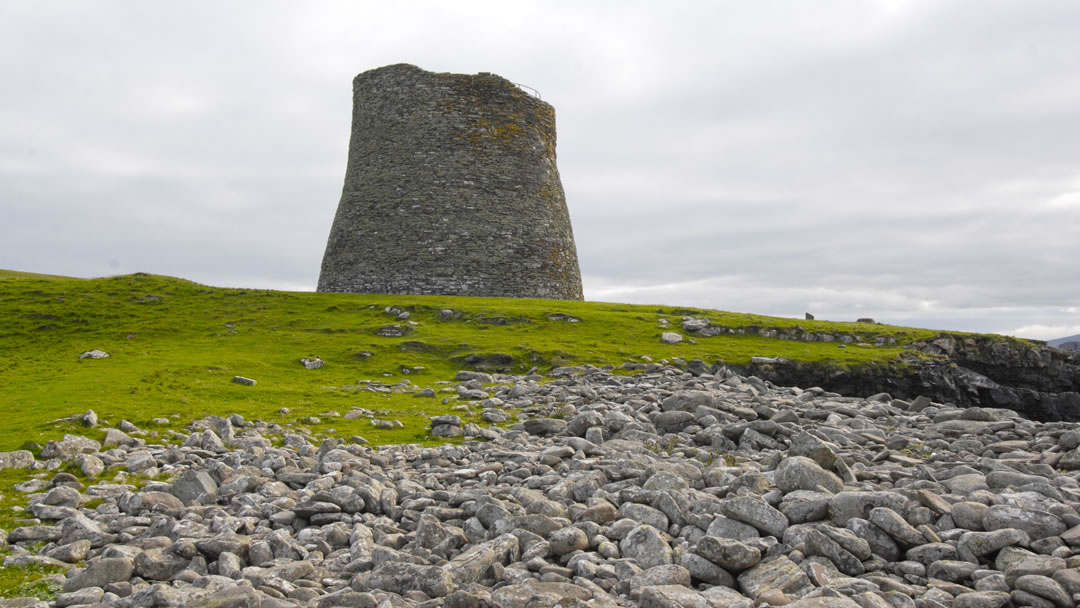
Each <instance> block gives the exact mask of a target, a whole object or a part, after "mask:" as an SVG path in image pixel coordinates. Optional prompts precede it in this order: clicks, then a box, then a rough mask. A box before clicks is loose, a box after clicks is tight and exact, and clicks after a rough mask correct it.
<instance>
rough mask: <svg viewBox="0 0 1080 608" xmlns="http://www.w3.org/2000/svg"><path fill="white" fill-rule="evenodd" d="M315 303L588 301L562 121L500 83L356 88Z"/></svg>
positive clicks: (382, 75) (415, 76)
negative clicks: (562, 162)
mask: <svg viewBox="0 0 1080 608" xmlns="http://www.w3.org/2000/svg"><path fill="white" fill-rule="evenodd" d="M318 290H319V291H345V292H354V293H391V294H444V295H465V296H512V297H530V298H551V299H567V300H580V299H581V298H582V293H581V274H580V271H579V270H578V261H577V251H576V249H575V247H574V234H573V231H572V230H571V228H570V215H569V213H568V212H567V209H566V199H565V196H564V194H563V189H562V183H561V182H560V181H559V170H558V169H557V168H556V166H555V110H554V108H552V107H551V106H550V105H548V104H547V103H544V102H543V101H540V100H539V99H537V98H535V97H533V96H531V95H529V94H527V93H525V92H524V91H522V90H521V89H520V88H518V87H517V86H516V85H514V84H513V83H512V82H510V81H509V80H506V79H505V78H501V77H499V76H496V75H494V74H487V73H481V74H477V75H475V76H470V75H464V74H436V73H432V72H427V71H425V70H422V69H420V68H418V67H416V66H413V65H407V64H398V65H391V66H386V67H382V68H378V69H375V70H370V71H367V72H363V73H362V74H360V75H359V76H357V77H356V79H355V80H353V120H352V137H351V140H350V142H349V163H348V167H347V168H346V170H345V187H344V189H343V191H342V193H341V202H340V203H339V204H338V208H337V215H336V216H335V217H334V225H333V227H332V228H331V229H330V237H329V239H327V243H326V253H325V254H324V255H323V261H322V273H321V274H320V276H319V287H318Z"/></svg>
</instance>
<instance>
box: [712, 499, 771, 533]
mask: <svg viewBox="0 0 1080 608" xmlns="http://www.w3.org/2000/svg"><path fill="white" fill-rule="evenodd" d="M720 509H721V511H722V512H723V513H724V515H726V516H728V517H730V518H731V519H734V520H736V521H741V522H743V523H745V524H748V525H751V526H753V527H755V528H757V529H758V530H760V531H761V532H763V533H765V534H768V535H770V536H775V537H777V538H780V537H781V536H783V535H784V530H786V529H787V527H788V519H787V517H786V516H785V515H784V514H783V513H781V512H780V511H777V510H776V509H774V508H772V507H771V506H769V504H768V503H766V502H765V501H763V500H758V499H755V498H750V497H749V496H737V497H735V498H728V499H726V500H724V501H722V502H721V503H720Z"/></svg>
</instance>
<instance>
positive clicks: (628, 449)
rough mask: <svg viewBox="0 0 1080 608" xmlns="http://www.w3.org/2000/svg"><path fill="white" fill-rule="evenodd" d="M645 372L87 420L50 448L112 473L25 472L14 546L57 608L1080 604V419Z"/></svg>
mask: <svg viewBox="0 0 1080 608" xmlns="http://www.w3.org/2000/svg"><path fill="white" fill-rule="evenodd" d="M643 367H645V369H643V370H640V373H638V374H636V375H619V374H616V373H614V372H613V370H610V369H599V368H593V367H578V368H561V369H558V370H553V373H552V376H554V377H548V378H543V377H540V376H535V375H533V376H502V375H497V376H494V377H485V376H484V375H483V374H476V373H463V374H462V375H461V376H460V378H459V380H460V386H459V387H458V388H459V390H458V391H457V392H458V393H459V394H466V393H467V392H468V391H477V390H483V392H485V393H487V395H488V396H487V397H486V398H484V399H482V400H474V401H469V402H468V404H469V408H470V411H469V412H468V413H467V414H466V418H468V415H469V414H471V415H475V414H476V413H478V412H479V413H482V414H484V417H483V419H485V420H491V419H498V420H503V419H506V420H508V423H509V421H513V420H515V419H516V420H517V422H516V423H515V424H511V425H510V426H508V427H506V426H503V427H480V426H478V425H476V424H473V423H467V422H464V421H462V420H461V418H459V417H458V416H440V417H437V418H435V419H433V420H432V428H433V429H435V430H436V433H435V434H436V435H439V436H447V437H454V436H458V435H461V436H463V437H464V439H463V443H455V444H447V445H442V446H439V447H422V446H417V445H397V446H383V447H380V448H371V447H369V446H366V445H363V444H360V443H348V442H343V441H340V440H336V439H330V438H327V439H319V438H317V437H313V436H311V435H310V434H308V435H305V434H302V433H300V432H293V431H290V429H289V428H288V427H280V426H277V425H273V424H266V423H262V422H250V421H246V420H244V419H243V418H241V417H240V416H236V415H233V416H230V417H210V418H207V419H205V420H203V421H200V422H199V423H197V424H196V425H194V426H193V427H192V428H191V429H190V432H189V433H188V434H186V436H185V437H184V438H183V445H172V446H170V445H164V444H153V443H148V442H147V440H146V439H145V438H143V437H142V436H140V431H138V430H137V429H136V430H133V431H130V432H124V431H121V430H118V429H116V430H110V431H109V435H108V436H107V438H106V443H107V444H108V445H105V446H102V445H101V444H99V443H97V442H96V441H93V440H90V439H87V438H85V437H78V436H74V435H73V436H69V437H67V438H65V439H63V440H60V441H56V442H50V444H49V445H47V446H45V448H44V449H43V450H42V454H41V456H40V458H39V459H38V460H36V461H34V463H33V466H36V467H37V468H39V469H44V468H46V467H47V466H52V464H51V463H47V462H46V461H45V460H44V459H59V460H61V461H67V462H71V463H75V465H76V466H79V467H81V468H82V470H83V471H84V472H86V473H87V474H88V475H93V476H95V477H94V478H93V479H96V480H100V481H91V482H88V483H85V484H84V483H81V482H79V480H78V479H76V478H75V477H74V476H72V475H69V474H66V473H60V474H55V475H54V474H53V473H48V474H45V475H41V474H40V473H39V478H37V479H31V480H30V481H28V482H26V483H24V484H20V486H19V488H18V489H20V490H21V491H24V492H27V493H30V503H31V504H30V506H29V508H28V512H29V513H28V515H32V516H33V518H35V519H36V520H37V521H36V522H34V521H27V522H24V523H25V524H26V525H23V526H22V527H19V528H16V529H14V530H12V531H11V532H10V534H9V535H8V537H7V542H8V543H9V544H10V550H11V552H10V555H9V556H8V557H6V558H5V564H6V565H27V564H33V563H47V564H53V565H62V566H64V567H67V568H68V571H67V574H66V575H56V578H55V581H54V582H55V583H56V584H57V585H58V586H61V587H62V592H61V593H60V594H59V596H58V597H56V598H55V599H53V600H51V601H49V602H48V603H47V605H48V606H50V607H56V608H67V607H71V606H87V605H95V606H97V605H105V604H107V605H109V606H111V607H113V608H126V607H147V608H150V607H173V606H177V607H178V606H190V607H197V606H206V607H210V606H215V607H237V608H240V607H261V608H276V607H281V608H286V607H291V606H315V607H318V608H329V607H331V606H346V607H353V608H356V607H369V608H375V607H409V606H414V607H431V608H434V607H440V606H441V607H445V608H466V607H496V606H497V607H501V608H533V607H546V606H561V607H585V606H595V607H615V606H642V607H647V608H698V607H701V608H752V607H756V606H764V605H769V606H784V605H790V606H795V607H797V608H819V607H821V608H824V607H825V606H829V607H830V608H1006V607H1020V606H1030V607H1032V608H1075V606H1076V601H1077V599H1078V598H1080V595H1078V594H1080V514H1078V512H1077V506H1078V505H1080V484H1078V481H1077V479H1078V473H1077V470H1080V431H1078V430H1077V427H1076V425H1075V424H1072V423H1063V422H1052V423H1042V422H1035V421H1031V420H1026V419H1024V418H1021V417H1019V416H1018V415H1017V414H1016V413H1015V412H1012V411H1009V410H996V409H979V408H968V409H960V408H956V407H953V406H950V405H947V404H940V403H932V402H930V400H929V399H925V398H921V399H915V400H913V401H911V402H907V401H901V400H894V399H891V398H890V397H889V395H885V394H880V395H875V396H873V397H870V398H867V399H856V398H845V397H841V396H839V395H836V394H832V393H828V392H825V391H823V390H821V389H816V388H810V389H806V390H802V389H799V388H780V387H774V386H772V385H770V384H768V383H766V382H764V381H762V380H760V379H758V378H755V377H741V376H738V375H735V374H733V373H731V372H728V371H726V370H720V371H719V372H717V373H715V374H712V373H702V371H703V370H700V369H699V370H697V371H696V373H690V372H687V371H683V370H682V369H679V368H676V367H671V366H663V365H660V364H649V365H646V366H643ZM462 401H463V402H464V400H462ZM459 413H461V412H459ZM114 431H115V432H114ZM278 438H280V440H281V441H277V440H276V439H278ZM272 439H275V440H274V441H272ZM459 441H462V440H459ZM282 442H283V443H282ZM11 460H12V461H19V462H21V463H22V464H24V465H25V464H27V463H26V455H25V454H23V455H21V456H19V457H18V458H16V457H12V458H11ZM148 478H149V479H163V480H167V481H149V482H146V483H140V484H135V483H131V482H132V481H133V480H135V479H144V480H145V479H148ZM3 605H10V606H14V605H18V606H45V605H46V602H44V601H39V600H31V599H20V600H4V601H0V606H3Z"/></svg>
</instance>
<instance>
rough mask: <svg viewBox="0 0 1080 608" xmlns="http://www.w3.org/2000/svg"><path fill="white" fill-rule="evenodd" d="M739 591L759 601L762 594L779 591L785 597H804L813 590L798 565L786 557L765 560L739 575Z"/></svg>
mask: <svg viewBox="0 0 1080 608" xmlns="http://www.w3.org/2000/svg"><path fill="white" fill-rule="evenodd" d="M738 581H739V589H740V590H741V591H742V592H743V594H745V595H746V596H747V597H749V598H751V599H757V598H758V597H759V596H761V594H762V593H764V592H766V591H768V590H770V589H777V590H779V591H780V592H781V593H784V594H785V595H792V596H796V597H799V596H802V595H804V594H806V593H808V592H810V590H812V589H813V587H814V585H813V583H811V582H810V578H809V577H807V576H806V573H805V572H803V571H802V569H801V568H799V566H798V564H796V563H795V562H793V561H791V560H790V559H788V558H787V557H785V556H779V557H774V558H772V559H768V560H765V561H763V562H761V563H759V564H758V565H756V566H754V567H753V568H751V569H749V570H747V571H746V572H743V573H742V574H740V575H739V578H738Z"/></svg>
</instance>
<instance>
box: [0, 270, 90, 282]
mask: <svg viewBox="0 0 1080 608" xmlns="http://www.w3.org/2000/svg"><path fill="white" fill-rule="evenodd" d="M0 279H66V280H72V281H74V280H78V279H74V278H72V277H65V276H60V275H58V274H38V273H36V272H20V271H18V270H4V269H3V268H0Z"/></svg>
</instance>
